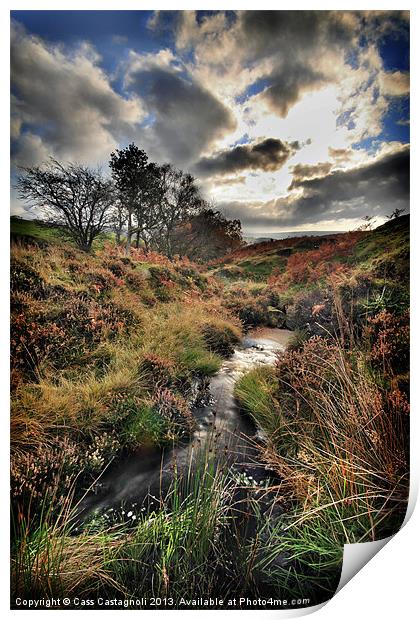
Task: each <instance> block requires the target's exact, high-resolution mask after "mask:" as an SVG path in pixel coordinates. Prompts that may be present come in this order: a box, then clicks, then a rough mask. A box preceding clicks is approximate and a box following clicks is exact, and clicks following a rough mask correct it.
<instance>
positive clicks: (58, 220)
mask: <svg viewBox="0 0 420 620" xmlns="http://www.w3.org/2000/svg"><path fill="white" fill-rule="evenodd" d="M21 170H22V173H21V175H20V176H19V177H18V180H17V183H16V187H17V189H18V192H19V197H20V198H21V199H23V200H25V201H26V202H27V203H29V204H30V205H31V206H36V207H38V208H39V209H41V212H42V214H43V216H44V218H45V219H46V220H47V221H48V222H51V223H54V224H57V225H60V226H63V228H64V229H65V230H66V232H67V233H68V234H69V236H70V237H72V238H73V239H74V241H75V242H76V243H77V245H78V246H79V247H80V248H81V249H82V250H84V251H85V252H89V251H90V250H91V248H92V243H93V240H94V239H95V238H96V237H97V236H98V235H100V234H101V232H103V230H104V229H105V228H106V227H107V226H108V225H109V223H110V218H111V206H112V204H113V202H114V199H115V193H114V188H113V184H112V182H111V181H109V180H106V179H104V178H103V177H102V174H101V172H100V171H99V170H92V169H91V168H88V167H87V166H83V165H81V164H75V163H69V164H66V165H64V164H61V163H59V162H58V161H56V160H55V159H52V158H51V159H50V160H49V162H48V163H47V164H45V165H43V166H34V167H32V168H22V169H21Z"/></svg>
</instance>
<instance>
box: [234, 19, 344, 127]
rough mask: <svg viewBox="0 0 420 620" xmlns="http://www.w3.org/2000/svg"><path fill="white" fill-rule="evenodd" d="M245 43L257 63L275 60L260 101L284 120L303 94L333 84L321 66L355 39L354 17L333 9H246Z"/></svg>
mask: <svg viewBox="0 0 420 620" xmlns="http://www.w3.org/2000/svg"><path fill="white" fill-rule="evenodd" d="M240 22H241V27H242V32H241V35H242V39H243V41H246V42H247V43H246V45H247V51H248V54H249V56H250V57H251V58H252V59H253V61H254V62H255V61H257V60H261V59H262V58H266V57H270V56H271V57H272V61H273V62H272V69H271V71H270V72H269V74H268V75H267V76H266V78H267V79H268V80H269V82H270V85H269V86H268V87H267V88H266V89H265V90H264V91H263V92H262V94H261V97H262V98H263V99H265V100H266V102H267V104H268V105H269V107H270V108H271V109H272V110H273V111H275V112H276V113H277V114H279V116H281V117H283V118H284V117H286V116H287V114H288V112H289V110H290V108H291V107H292V106H293V105H294V104H295V103H297V102H298V101H299V99H300V98H301V97H302V95H303V94H304V93H305V92H307V91H311V90H316V89H318V88H321V87H322V86H324V85H325V84H327V83H328V82H329V81H331V79H332V76H331V73H330V72H328V71H325V70H322V69H321V68H320V63H319V62H314V60H315V59H316V58H318V59H319V54H320V52H322V54H323V57H327V56H329V57H332V56H331V55H333V54H337V53H342V52H343V50H345V49H348V48H349V47H350V46H351V45H352V43H353V41H354V35H355V32H354V27H355V23H356V18H353V19H351V14H342V13H341V12H334V11H245V12H243V13H241V20H240Z"/></svg>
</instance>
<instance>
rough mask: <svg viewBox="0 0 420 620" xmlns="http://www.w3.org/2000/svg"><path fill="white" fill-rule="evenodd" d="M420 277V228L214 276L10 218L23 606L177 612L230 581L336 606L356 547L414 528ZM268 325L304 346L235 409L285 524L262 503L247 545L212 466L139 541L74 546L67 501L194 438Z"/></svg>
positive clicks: (232, 260) (341, 241)
mask: <svg viewBox="0 0 420 620" xmlns="http://www.w3.org/2000/svg"><path fill="white" fill-rule="evenodd" d="M408 270H409V218H408V216H405V217H400V218H398V219H397V220H392V221H389V222H387V223H386V224H385V225H384V226H381V227H379V228H377V229H375V230H374V231H365V232H357V233H348V234H340V235H338V234H336V235H328V236H326V237H322V238H321V237H302V238H297V239H285V240H281V241H275V242H270V243H262V244H256V245H253V246H247V247H246V248H242V249H241V250H239V251H237V252H235V253H234V254H231V255H230V256H227V257H225V258H224V259H223V260H221V261H218V262H217V263H214V264H212V265H209V266H198V265H195V264H194V263H191V262H189V261H188V260H174V261H170V260H168V259H167V258H166V257H164V256H161V255H159V254H155V253H148V254H145V253H144V252H142V251H138V250H134V249H133V250H132V252H131V255H130V257H126V256H125V255H124V252H123V250H122V249H121V248H118V247H117V246H116V245H115V243H112V242H110V241H109V240H108V241H107V240H106V239H103V240H102V241H101V243H99V244H98V245H97V246H96V247H95V248H94V251H93V252H92V254H86V253H84V252H81V251H80V250H78V249H77V248H76V247H75V246H74V245H73V244H72V243H70V242H68V241H66V240H65V238H64V237H63V235H62V231H60V230H58V229H54V228H49V227H45V226H43V225H42V224H41V223H38V222H25V221H22V220H18V219H14V220H13V221H12V248H11V306H12V308H11V309H12V335H11V350H12V364H11V366H12V375H11V378H12V419H11V439H12V473H11V487H12V501H13V509H14V510H13V518H14V521H13V524H14V528H15V530H14V539H13V550H12V572H13V583H14V586H13V587H14V589H15V593H16V595H17V596H26V597H29V595H31V596H32V595H33V593H34V592H35V591H36V592H37V593H39V594H40V596H41V595H42V596H46V595H48V596H50V595H51V593H52V594H54V595H57V594H58V595H60V596H64V595H66V596H67V595H68V593H69V592H73V593H75V594H77V595H79V594H80V592H83V594H84V595H89V596H91V597H93V598H94V597H95V596H97V595H98V592H99V593H100V594H101V595H103V594H104V593H106V594H107V597H108V595H109V598H112V597H114V596H116V595H117V594H118V596H120V593H121V592H122V593H124V594H126V593H127V592H128V593H131V594H132V595H134V594H135V595H136V596H137V595H138V593H139V592H140V594H139V596H140V595H143V594H144V592H146V593H149V594H150V593H151V595H159V596H177V595H178V594H179V593H181V594H182V595H184V594H185V587H186V584H191V583H193V584H194V583H195V584H199V585H198V586H197V587H198V590H197V587H196V586H193V585H191V588H193V587H194V588H195V589H194V590H193V591H191V596H197V592H198V593H199V594H200V595H201V594H202V595H203V596H210V595H220V592H219V591H218V589H217V587H216V586H215V583H216V584H217V582H215V581H214V575H215V574H216V573H217V574H219V573H220V574H221V575H222V578H223V580H224V582H226V583H240V584H242V583H245V582H246V583H247V587H249V588H250V589H251V590H252V588H253V587H254V585H253V584H254V577H255V583H273V581H272V580H273V579H274V580H275V584H276V588H275V591H276V592H280V593H281V595H282V596H283V595H284V596H289V595H290V596H295V595H297V594H298V595H299V596H300V595H301V593H302V592H304V594H305V596H307V595H308V593H309V595H310V596H312V600H314V601H318V600H325V597H327V596H328V593H330V594H331V595H332V593H333V592H334V590H335V587H336V584H337V581H338V579H339V576H340V572H341V562H342V550H343V544H344V543H348V542H350V543H358V542H366V541H369V540H376V539H378V538H381V537H384V536H388V535H390V534H392V533H395V532H396V531H397V530H398V527H399V526H400V525H401V522H402V520H403V518H404V511H405V508H406V504H407V498H408V465H407V463H408V411H409V405H408V343H409V322H408V321H409V313H408V307H409V292H408ZM264 325H265V326H273V327H276V326H277V327H287V328H289V329H291V330H293V331H294V337H293V339H292V341H291V344H290V346H289V348H288V350H287V351H286V352H285V353H284V354H283V355H282V356H281V357H279V359H278V361H277V364H276V365H275V366H273V367H257V368H255V369H254V370H252V371H251V372H250V373H248V374H245V375H243V376H242V377H240V378H239V380H238V381H237V383H236V387H235V395H236V398H237V401H238V402H239V404H240V406H241V408H242V410H243V412H244V414H247V415H248V416H250V417H251V418H252V419H253V420H254V422H255V425H256V427H257V428H258V429H259V430H260V435H259V440H258V442H256V444H255V445H256V447H257V448H258V457H256V458H258V459H259V464H260V466H261V467H262V468H264V471H265V470H266V469H268V470H269V471H270V472H275V474H276V476H277V477H276V485H277V486H276V488H275V489H274V490H275V492H276V493H277V495H276V497H277V498H278V499H277V500H276V501H277V502H278V505H276V506H274V513H276V514H277V516H276V518H275V519H274V520H273V519H272V518H271V509H270V510H269V511H267V513H264V514H263V511H262V510H261V504H260V501H259V499H258V498H259V496H257V495H255V499H252V501H251V500H250V501H249V503H248V504H247V515H248V514H251V513H252V515H253V517H252V519H254V517H255V532H254V534H255V536H254V537H252V536H251V537H250V538H249V540H248V541H244V540H243V538H242V537H239V538H238V540H237V541H236V542H237V543H238V545H239V546H238V548H237V547H235V545H233V546H232V541H233V538H232V530H230V529H229V526H230V524H231V523H232V514H234V513H235V510H236V508H235V507H237V499H238V498H237V496H236V491H235V493H234V492H233V490H232V489H233V487H232V480H231V479H230V478H229V472H228V471H227V469H226V468H223V467H221V468H217V467H214V463H213V461H209V462H206V463H205V464H204V465H205V469H204V470H203V471H201V470H200V469H198V470H197V472H196V473H195V474H194V476H192V477H191V479H189V484H191V489H190V487H188V488H187V487H185V489H184V487H183V486H182V484H183V483H182V480H181V481H179V480H178V478H177V476H176V473H175V472H174V487H173V491H172V492H171V494H170V496H169V498H168V500H166V499H165V501H163V500H161V501H160V505H159V507H158V508H156V510H155V509H153V511H152V512H148V513H145V514H144V518H142V519H139V521H138V522H137V523H138V525H132V524H131V525H130V526H129V527H127V523H126V522H125V521H124V522H116V523H115V524H114V525H113V526H112V527H111V526H110V524H109V522H108V521H106V519H105V518H102V517H101V516H100V517H98V518H96V516H95V517H94V519H93V521H92V522H91V523H89V524H87V525H86V526H85V527H84V529H83V531H82V532H76V531H75V530H74V529H72V528H73V527H74V522H72V520H71V519H68V515H69V510H70V506H71V502H72V501H73V499H78V498H80V496H81V495H82V494H83V493H84V491H85V490H86V489H88V488H89V487H90V486H91V485H92V484H93V483H94V482H95V480H96V479H97V477H98V475H99V474H100V473H101V472H103V470H104V468H105V466H106V465H107V464H109V463H110V462H111V461H112V459H114V458H117V457H122V456H124V455H125V454H127V452H129V451H132V450H136V449H137V448H138V447H142V448H143V449H145V450H146V451H147V449H148V448H150V447H153V446H165V445H172V444H173V443H176V442H179V441H180V440H183V439H187V438H188V437H190V436H191V434H192V433H193V432H194V430H195V429H196V421H195V419H194V416H193V414H192V408H193V406H194V403H195V402H198V401H199V399H200V398H201V397H202V395H203V393H205V386H206V380H207V378H208V377H210V376H211V375H213V374H214V373H216V372H217V370H218V369H219V368H220V366H221V364H222V362H223V358H224V357H226V356H228V355H229V354H230V353H231V352H232V351H233V347H234V346H235V345H236V344H237V343H238V342H239V340H240V338H241V334H242V333H243V331H245V330H247V329H249V328H250V327H254V326H264ZM245 477H246V476H245ZM181 483H182V484H181ZM235 484H236V483H235ZM240 484H241V485H242V482H241V483H240ZM246 484H247V485H248V486H249V485H250V484H251V486H252V482H249V480H248V481H247V483H246ZM235 488H236V487H235ZM244 488H245V487H244ZM181 489H184V490H183V491H182V493H184V491H185V493H186V495H181ZM188 489H190V490H188ZM241 489H242V491H243V488H242V486H241ZM242 491H241V492H242ZM258 493H259V490H258ZM247 497H248V496H247ZM250 497H254V496H252V495H251V496H250ZM247 501H248V500H247ZM278 507H280V510H277V508H278ZM248 509H249V511H248ZM267 514H269V516H267ZM247 518H248V517H247ZM101 519H102V520H101ZM253 523H254V522H253ZM252 528H254V525H253V526H252ZM252 528H251V529H252ZM285 531H287V533H288V535H287V536H285V535H284V532H285ZM227 532H228V533H229V534H227ZM236 535H237V534H236ZM237 556H238V557H237ZM239 556H240V557H239ZM274 557H276V558H280V559H281V561H280V562H279V563H277V564H276V566H275V568H274V569H273V564H272V561H273V558H274ZM276 562H277V560H276ZM51 567H52V568H51ZM81 567H82V568H81ZM214 567H217V568H216V569H215V568H214ZM192 575H194V579H195V581H193V582H192V581H191V579H192ZM225 575H227V576H228V578H224V576H225ZM321 579H322V589H321V590H320V588H319V584H320V580H321ZM270 580H271V581H270ZM212 588H215V589H214V591H213V590H212ZM257 590H258V588H257ZM257 590H255V592H254V590H252V592H254V594H255V596H257V595H260V594H261V592H259V591H257ZM86 593H87V594H86ZM254 594H253V596H254ZM279 596H280V595H279Z"/></svg>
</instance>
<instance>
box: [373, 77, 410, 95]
mask: <svg viewBox="0 0 420 620" xmlns="http://www.w3.org/2000/svg"><path fill="white" fill-rule="evenodd" d="M379 84H380V87H381V90H382V93H383V94H384V95H389V96H391V97H402V96H404V95H408V94H409V92H410V76H409V74H408V73H402V72H401V71H394V72H390V73H381V74H380V75H379Z"/></svg>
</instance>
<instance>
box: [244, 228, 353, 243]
mask: <svg viewBox="0 0 420 620" xmlns="http://www.w3.org/2000/svg"><path fill="white" fill-rule="evenodd" d="M342 232H345V231H343V230H295V231H288V232H275V233H266V234H264V233H245V234H244V239H245V240H246V241H248V242H249V243H261V242H263V241H278V240H281V239H289V238H294V237H321V236H323V235H337V234H339V233H342Z"/></svg>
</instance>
